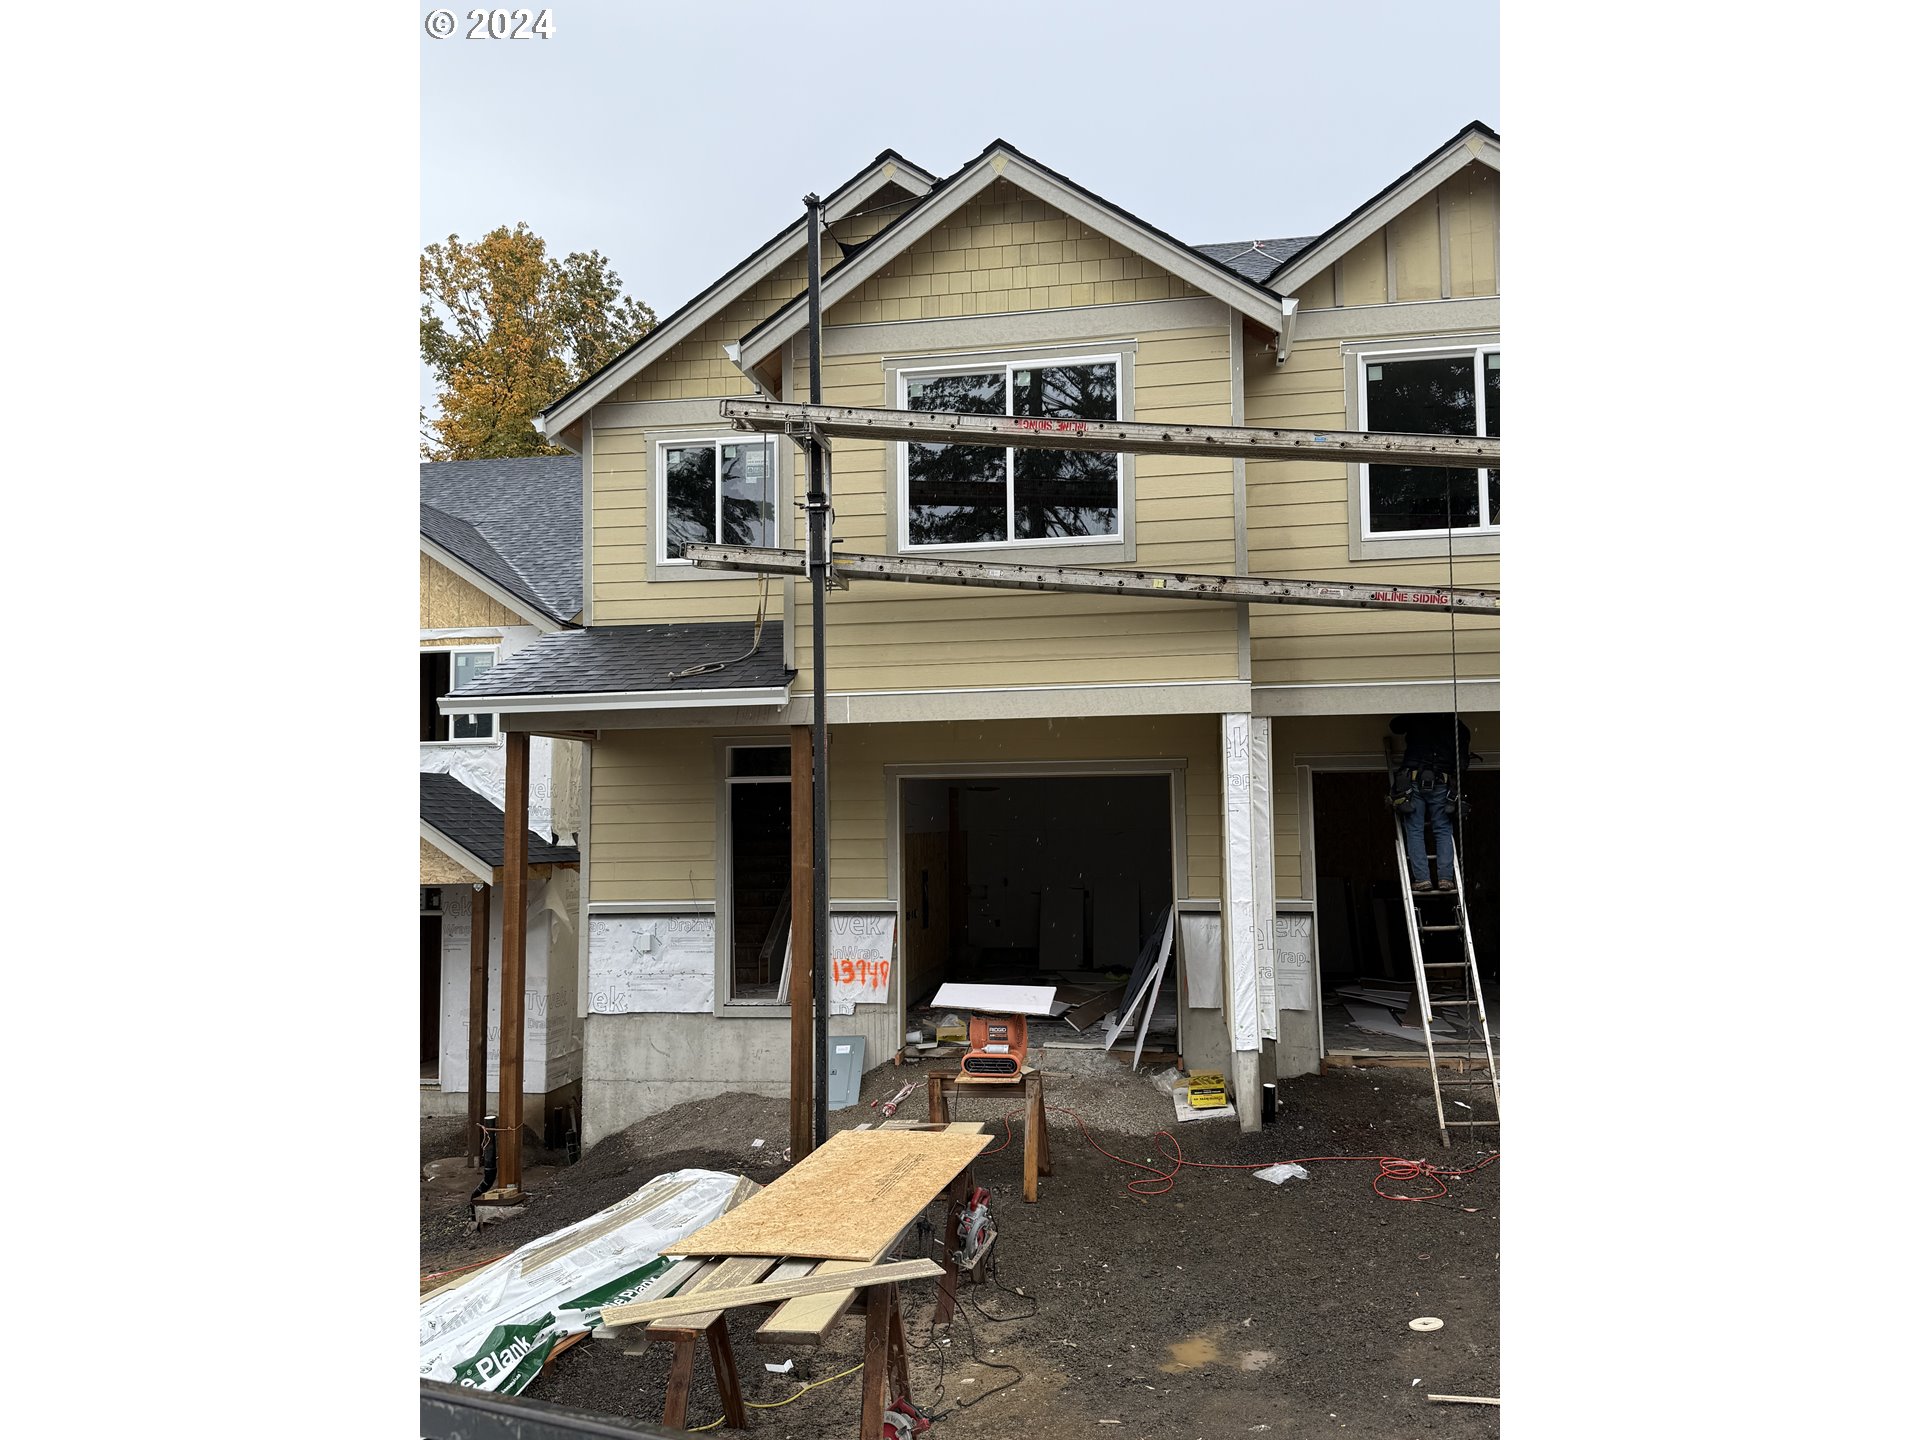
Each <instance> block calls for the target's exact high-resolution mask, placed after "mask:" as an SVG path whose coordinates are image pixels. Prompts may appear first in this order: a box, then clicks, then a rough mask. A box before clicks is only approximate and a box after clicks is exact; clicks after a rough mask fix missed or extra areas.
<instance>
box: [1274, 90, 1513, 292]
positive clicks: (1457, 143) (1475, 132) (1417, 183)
mask: <svg viewBox="0 0 1920 1440" xmlns="http://www.w3.org/2000/svg"><path fill="white" fill-rule="evenodd" d="M1476 161H1478V162H1479V163H1480V164H1482V165H1485V166H1486V167H1487V168H1488V169H1489V170H1493V171H1495V172H1497V171H1498V170H1499V169H1500V140H1499V137H1498V136H1496V135H1494V134H1493V133H1492V132H1491V131H1489V130H1487V129H1485V128H1484V127H1482V126H1480V125H1479V124H1478V123H1475V124H1473V125H1470V126H1468V127H1467V129H1466V130H1465V131H1463V132H1462V133H1461V134H1460V135H1458V136H1456V137H1455V138H1454V139H1453V140H1451V141H1449V142H1448V143H1447V144H1446V145H1444V146H1442V147H1441V148H1440V149H1439V150H1438V151H1437V152H1435V153H1434V154H1432V155H1430V156H1428V157H1427V159H1426V160H1424V161H1423V162H1421V163H1420V164H1419V165H1418V166H1416V167H1415V168H1414V169H1413V171H1412V172H1411V173H1410V174H1408V175H1407V176H1406V177H1405V178H1404V179H1402V180H1401V181H1399V182H1398V183H1397V184H1394V185H1391V186H1389V187H1388V188H1387V189H1386V190H1384V191H1382V192H1381V193H1380V194H1378V195H1376V196H1374V198H1373V199H1371V200H1369V201H1368V202H1367V203H1366V204H1365V205H1363V206H1361V207H1360V209H1359V210H1357V211H1355V212H1354V213H1353V214H1352V215H1350V216H1348V217H1347V218H1346V219H1345V220H1343V221H1341V222H1340V223H1339V224H1338V225H1336V226H1334V228H1333V229H1331V230H1329V231H1327V232H1326V233H1325V234H1323V235H1321V236H1319V237H1318V238H1316V239H1315V240H1314V242H1313V243H1312V244H1311V245H1309V246H1307V248H1306V249H1305V250H1302V251H1301V252H1300V253H1299V254H1298V255H1297V256H1295V257H1294V258H1293V259H1292V260H1289V261H1288V262H1287V263H1286V264H1284V265H1282V266H1281V267H1280V268H1279V269H1278V270H1276V271H1274V272H1273V274H1272V275H1270V276H1268V277H1267V288H1268V289H1269V290H1275V291H1280V292H1287V291H1293V290H1297V289H1299V288H1300V285H1301V283H1302V282H1304V281H1307V280H1311V279H1312V278H1313V277H1314V276H1316V275H1318V274H1319V273H1320V272H1321V271H1322V270H1325V269H1326V268H1327V267H1328V266H1329V265H1331V264H1333V262H1334V261H1336V260H1338V259H1340V258H1341V257H1343V256H1344V255H1346V254H1347V253H1348V252H1349V251H1351V250H1352V249H1353V248H1354V246H1356V245H1358V244H1359V243H1360V242H1361V241H1362V240H1365V239H1366V238H1367V237H1368V236H1370V235H1373V234H1375V233H1376V232H1377V231H1379V230H1380V228H1381V227H1382V226H1384V225H1386V224H1388V223H1389V222H1390V221H1392V220H1393V219H1395V218H1396V217H1398V216H1399V215H1401V214H1404V213H1405V212H1406V211H1408V210H1410V209H1412V208H1413V207H1414V206H1415V205H1417V204H1418V203H1419V202H1420V201H1421V200H1423V199H1425V198H1426V197H1427V196H1429V195H1431V194H1432V193H1433V192H1434V191H1435V190H1438V189H1439V188H1440V187H1441V186H1442V185H1444V184H1445V183H1446V182H1447V181H1448V180H1451V179H1452V178H1453V177H1454V176H1455V175H1457V174H1459V173H1460V172H1461V171H1462V170H1464V169H1466V168H1467V166H1469V165H1471V164H1473V163H1474V162H1476Z"/></svg>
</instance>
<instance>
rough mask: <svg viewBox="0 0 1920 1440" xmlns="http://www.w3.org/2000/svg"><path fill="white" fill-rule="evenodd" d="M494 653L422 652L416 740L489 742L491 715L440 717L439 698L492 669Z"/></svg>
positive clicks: (490, 651)
mask: <svg viewBox="0 0 1920 1440" xmlns="http://www.w3.org/2000/svg"><path fill="white" fill-rule="evenodd" d="M493 658H494V652H493V651H492V650H491V649H485V650H453V649H445V650H438V649H436V650H422V651H421V652H420V738H421V740H423V741H435V740H490V739H492V738H493V716H491V715H442V714H441V713H440V704H439V701H440V697H441V696H442V695H449V694H452V693H453V692H454V691H455V690H458V689H460V688H461V687H462V686H463V685H466V684H467V683H468V682H469V681H473V680H478V679H479V678H480V677H481V676H482V675H484V674H486V673H487V671H489V670H491V669H492V668H493Z"/></svg>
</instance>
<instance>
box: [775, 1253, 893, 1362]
mask: <svg viewBox="0 0 1920 1440" xmlns="http://www.w3.org/2000/svg"><path fill="white" fill-rule="evenodd" d="M866 1263H867V1262H865V1261H863V1260H822V1261H821V1262H820V1263H819V1264H818V1265H817V1266H816V1267H815V1268H814V1271H813V1273H814V1274H815V1275H845V1274H848V1273H850V1272H851V1271H854V1270H863V1269H865V1268H866ZM853 1298H854V1292H853V1291H852V1290H827V1291H823V1292H822V1293H820V1294H818V1295H803V1296H801V1297H800V1298H799V1299H797V1300H788V1301H786V1302H784V1303H783V1304H782V1305H781V1306H780V1308H779V1309H778V1310H775V1311H774V1312H773V1314H771V1315H769V1316H768V1317H767V1319H766V1322H765V1323H764V1324H762V1325H761V1327H760V1328H759V1329H758V1330H756V1331H754V1338H755V1339H757V1340H759V1341H761V1342H763V1343H765V1344H770V1345H818V1344H820V1343H821V1342H822V1341H824V1340H825V1339H826V1338H827V1332H828V1331H830V1330H832V1329H833V1327H834V1326H836V1325H838V1324H839V1323H840V1322H841V1320H843V1319H844V1318H845V1317H846V1313H847V1311H849V1310H850V1309H852V1308H853Z"/></svg>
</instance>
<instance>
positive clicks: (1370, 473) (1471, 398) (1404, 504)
mask: <svg viewBox="0 0 1920 1440" xmlns="http://www.w3.org/2000/svg"><path fill="white" fill-rule="evenodd" d="M1360 364H1361V367H1362V373H1361V385H1360V393H1361V412H1360V428H1361V429H1362V430H1371V431H1391V432H1395V433H1400V434H1414V435H1479V436H1486V437H1490V438H1497V437H1498V436H1499V434H1500V352H1499V351H1498V350H1497V349H1487V348H1481V349H1469V350H1461V351H1460V352H1458V353H1450V352H1444V351H1422V352H1419V353H1415V354H1404V355H1363V356H1361V357H1360ZM1361 494H1362V509H1363V512H1364V513H1363V519H1364V522H1365V533H1366V534H1367V535H1369V536H1373V535H1400V536H1404V535H1444V534H1446V533H1447V532H1448V531H1449V530H1452V531H1453V532H1454V533H1456V534H1458V533H1459V532H1461V531H1484V530H1493V529H1496V528H1497V527H1498V526H1499V524H1500V472H1499V470H1498V469H1472V470H1469V469H1457V470H1456V469H1443V468H1441V467H1439V466H1432V465H1369V466H1367V467H1366V481H1365V485H1364V486H1363V488H1362V491H1361Z"/></svg>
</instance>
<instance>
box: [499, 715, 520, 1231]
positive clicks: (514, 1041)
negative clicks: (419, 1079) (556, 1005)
mask: <svg viewBox="0 0 1920 1440" xmlns="http://www.w3.org/2000/svg"><path fill="white" fill-rule="evenodd" d="M506 809H507V818H506V828H507V833H506V847H505V848H506V853H505V855H504V856H503V857H502V859H501V865H500V872H501V873H500V902H501V906H502V908H503V910H504V911H505V914H504V915H503V916H502V917H501V927H500V930H501V933H500V1149H499V1157H500V1170H499V1175H498V1176H497V1178H496V1180H495V1188H496V1189H497V1190H500V1191H504V1192H507V1193H509V1194H513V1193H517V1192H518V1191H519V1189H520V1107H521V1103H522V1101H523V1099H524V1095H523V1093H522V1092H523V1089H524V1086H523V1084H522V1080H521V1074H520V1069H521V1058H522V1055H523V1054H524V1048H523V1040H524V1036H523V1034H522V1032H523V1029H524V1027H525V1018H526V1017H525V1013H524V1012H525V1010H526V1000H527V997H526V984H527V979H526V977H527V734H526V732H525V731H524V730H509V731H508V732H507V806H506Z"/></svg>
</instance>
